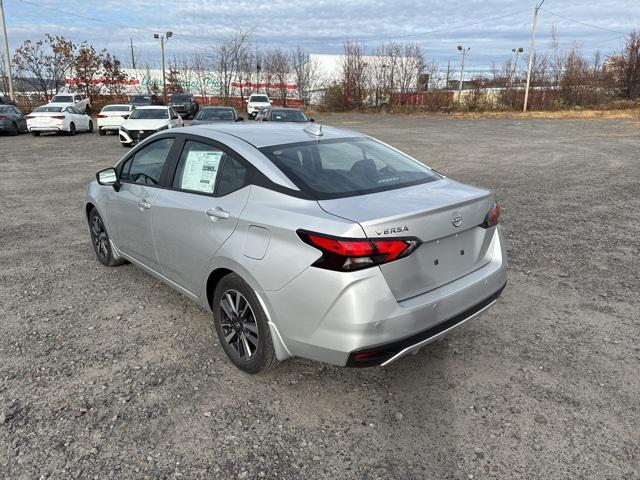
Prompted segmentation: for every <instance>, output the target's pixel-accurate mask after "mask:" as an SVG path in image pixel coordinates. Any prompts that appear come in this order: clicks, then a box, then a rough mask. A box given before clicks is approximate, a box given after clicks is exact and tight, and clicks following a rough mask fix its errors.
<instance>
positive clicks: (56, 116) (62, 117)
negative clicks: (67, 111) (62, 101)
mask: <svg viewBox="0 0 640 480" xmlns="http://www.w3.org/2000/svg"><path fill="white" fill-rule="evenodd" d="M51 118H55V119H56V120H64V115H52V116H51Z"/></svg>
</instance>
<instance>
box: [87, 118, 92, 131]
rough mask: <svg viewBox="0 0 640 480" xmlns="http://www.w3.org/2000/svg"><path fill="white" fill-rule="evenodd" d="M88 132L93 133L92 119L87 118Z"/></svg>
mask: <svg viewBox="0 0 640 480" xmlns="http://www.w3.org/2000/svg"><path fill="white" fill-rule="evenodd" d="M87 132H88V133H93V121H92V120H89V128H88V129H87Z"/></svg>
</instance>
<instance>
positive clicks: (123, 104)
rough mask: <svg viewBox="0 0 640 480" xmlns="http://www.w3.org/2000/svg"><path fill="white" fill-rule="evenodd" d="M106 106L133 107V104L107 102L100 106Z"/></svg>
mask: <svg viewBox="0 0 640 480" xmlns="http://www.w3.org/2000/svg"><path fill="white" fill-rule="evenodd" d="M107 107H133V105H131V104H130V103H108V104H106V105H105V106H104V107H102V108H103V109H104V108H107Z"/></svg>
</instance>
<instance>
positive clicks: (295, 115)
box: [271, 110, 309, 122]
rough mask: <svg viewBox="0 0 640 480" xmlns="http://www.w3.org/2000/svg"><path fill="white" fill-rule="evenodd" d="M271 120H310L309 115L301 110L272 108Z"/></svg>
mask: <svg viewBox="0 0 640 480" xmlns="http://www.w3.org/2000/svg"><path fill="white" fill-rule="evenodd" d="M271 120H272V121H274V122H308V121H309V119H308V118H307V116H306V115H305V114H304V113H303V112H301V111H299V110H272V111H271Z"/></svg>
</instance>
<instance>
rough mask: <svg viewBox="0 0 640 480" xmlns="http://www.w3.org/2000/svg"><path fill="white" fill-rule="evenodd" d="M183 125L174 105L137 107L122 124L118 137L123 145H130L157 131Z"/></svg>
mask: <svg viewBox="0 0 640 480" xmlns="http://www.w3.org/2000/svg"><path fill="white" fill-rule="evenodd" d="M182 125H183V122H182V118H181V117H180V115H178V114H177V113H176V111H175V110H174V109H173V108H172V107H164V106H159V105H158V106H149V107H136V108H135V109H134V110H133V111H132V112H131V113H130V114H129V116H128V117H127V118H126V119H125V120H124V121H123V122H122V124H121V125H120V129H119V130H118V137H119V138H120V143H121V144H122V146H123V147H130V146H132V145H134V144H136V143H138V142H139V141H141V140H143V139H145V138H147V137H148V136H150V135H153V134H154V133H156V132H159V131H162V130H167V129H169V128H176V127H181V126H182Z"/></svg>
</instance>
